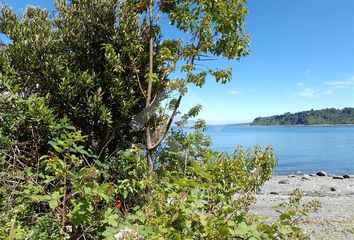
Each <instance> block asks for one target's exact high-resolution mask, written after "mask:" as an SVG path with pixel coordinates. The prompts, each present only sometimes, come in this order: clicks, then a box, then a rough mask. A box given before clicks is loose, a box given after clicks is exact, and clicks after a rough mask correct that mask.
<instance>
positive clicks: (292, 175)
mask: <svg viewBox="0 0 354 240" xmlns="http://www.w3.org/2000/svg"><path fill="white" fill-rule="evenodd" d="M294 177H296V176H295V175H294V174H290V175H289V176H288V178H294Z"/></svg>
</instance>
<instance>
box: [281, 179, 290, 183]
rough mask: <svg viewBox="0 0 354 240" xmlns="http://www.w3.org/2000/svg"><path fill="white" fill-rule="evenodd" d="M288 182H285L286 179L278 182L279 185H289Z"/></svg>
mask: <svg viewBox="0 0 354 240" xmlns="http://www.w3.org/2000/svg"><path fill="white" fill-rule="evenodd" d="M289 183H290V182H289V180H287V179H283V180H280V181H279V184H289Z"/></svg>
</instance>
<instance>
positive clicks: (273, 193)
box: [269, 192, 279, 195]
mask: <svg viewBox="0 0 354 240" xmlns="http://www.w3.org/2000/svg"><path fill="white" fill-rule="evenodd" d="M269 194H272V195H279V193H278V192H270V193H269Z"/></svg>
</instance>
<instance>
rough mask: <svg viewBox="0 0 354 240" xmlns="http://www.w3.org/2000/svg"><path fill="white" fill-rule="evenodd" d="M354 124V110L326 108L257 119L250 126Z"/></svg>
mask: <svg viewBox="0 0 354 240" xmlns="http://www.w3.org/2000/svg"><path fill="white" fill-rule="evenodd" d="M314 124H354V108H343V109H341V110H340V109H335V108H326V109H322V110H310V111H304V112H298V113H293V114H292V113H285V114H282V115H275V116H270V117H258V118H256V119H254V120H253V122H252V123H251V125H263V126H264V125H314Z"/></svg>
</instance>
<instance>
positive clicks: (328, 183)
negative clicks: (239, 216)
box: [251, 172, 354, 240]
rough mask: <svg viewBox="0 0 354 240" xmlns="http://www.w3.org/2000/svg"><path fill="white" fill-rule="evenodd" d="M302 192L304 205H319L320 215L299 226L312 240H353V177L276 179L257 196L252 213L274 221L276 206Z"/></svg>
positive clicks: (266, 185) (318, 174)
mask: <svg viewBox="0 0 354 240" xmlns="http://www.w3.org/2000/svg"><path fill="white" fill-rule="evenodd" d="M297 188H298V189H300V190H302V191H303V193H304V196H303V198H302V202H308V201H311V200H318V201H320V203H321V205H322V207H321V208H320V209H319V211H317V212H315V213H311V214H310V215H309V216H307V217H304V218H303V219H302V220H300V222H299V226H300V227H301V228H302V229H303V230H304V231H305V232H306V233H307V234H308V235H309V236H310V238H311V239H318V240H320V239H321V240H326V239H336V240H339V239H343V240H347V239H354V175H332V174H327V173H325V172H318V173H315V174H311V175H307V174H301V173H300V172H297V173H294V174H291V175H288V176H273V178H272V179H271V180H269V181H268V182H266V183H265V185H264V186H263V187H262V188H261V191H260V192H259V193H258V194H257V195H256V197H257V202H256V204H254V205H252V207H251V212H254V213H257V214H260V215H262V216H264V217H265V218H268V219H269V220H271V219H272V218H273V219H274V218H277V216H278V213H277V212H276V211H275V208H276V206H277V205H279V204H280V203H282V202H285V201H287V200H288V199H289V197H290V194H291V193H292V192H293V190H295V189H297Z"/></svg>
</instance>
